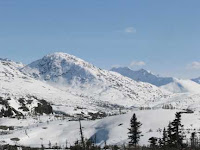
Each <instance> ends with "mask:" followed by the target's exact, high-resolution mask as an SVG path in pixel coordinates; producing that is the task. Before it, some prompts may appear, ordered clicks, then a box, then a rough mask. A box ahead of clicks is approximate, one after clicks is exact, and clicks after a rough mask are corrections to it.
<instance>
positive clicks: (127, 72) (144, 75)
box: [111, 67, 173, 86]
mask: <svg viewBox="0 0 200 150" xmlns="http://www.w3.org/2000/svg"><path fill="white" fill-rule="evenodd" d="M111 71H114V72H118V73H120V74H121V75H123V76H126V77H129V78H131V79H133V80H135V81H141V82H147V83H150V84H153V85H156V86H162V85H166V84H168V83H170V82H173V78H171V77H159V76H157V75H154V74H152V73H151V72H149V71H146V70H144V69H141V70H138V71H133V70H131V69H130V68H128V67H118V68H116V67H115V68H112V69H111Z"/></svg>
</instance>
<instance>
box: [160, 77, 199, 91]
mask: <svg viewBox="0 0 200 150" xmlns="http://www.w3.org/2000/svg"><path fill="white" fill-rule="evenodd" d="M161 88H163V89H165V90H167V91H170V92H172V93H200V85H199V84H197V83H196V82H194V81H191V80H183V79H175V78H174V82H171V83H169V84H167V85H163V86H161Z"/></svg>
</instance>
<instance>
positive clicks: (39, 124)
mask: <svg viewBox="0 0 200 150" xmlns="http://www.w3.org/2000/svg"><path fill="white" fill-rule="evenodd" d="M143 73H144V72H143ZM162 108H164V109H162ZM144 109H152V110H144ZM166 109H170V110H166ZM171 109H172V110H171ZM183 109H192V110H193V111H194V113H193V114H183V119H184V120H183V122H184V124H185V126H186V129H188V130H192V129H194V128H195V129H196V130H197V129H199V128H200V125H199V124H200V123H199V118H198V116H199V112H198V111H199V110H200V85H199V84H197V83H195V82H193V81H190V80H180V79H174V78H173V82H170V83H168V84H166V85H163V86H161V87H157V86H155V85H152V84H149V83H144V82H140V81H134V80H132V79H130V78H128V77H125V76H123V75H121V74H119V73H116V72H113V71H107V70H103V69H100V68H98V67H95V66H94V65H92V64H90V63H88V62H85V61H84V60H82V59H79V58H77V57H75V56H72V55H69V54H65V53H54V54H49V55H46V56H44V57H43V58H41V59H39V60H37V61H35V62H33V63H31V64H29V65H26V66H25V65H23V64H21V63H16V62H13V61H10V60H7V59H0V131H1V132H2V135H1V137H0V142H1V143H2V144H3V143H4V144H5V143H10V144H16V141H12V140H11V139H13V138H16V137H17V138H19V141H18V142H17V143H18V144H22V145H27V146H29V145H31V146H33V147H38V146H40V145H41V144H42V143H43V144H47V143H49V141H51V142H52V144H55V143H58V144H59V145H63V144H65V143H66V140H67V141H68V142H69V143H70V144H73V143H74V142H75V141H76V140H77V139H79V127H78V122H77V121H75V120H77V119H78V118H80V117H81V118H82V119H84V121H82V123H83V127H84V135H85V137H87V138H91V137H92V136H94V135H95V134H96V135H97V138H98V139H97V143H98V144H103V143H104V142H105V141H107V144H124V143H126V142H127V128H128V127H129V121H130V118H131V115H132V114H133V112H132V111H133V110H134V112H135V113H136V114H137V115H138V119H139V120H140V121H141V122H142V123H143V126H142V132H143V135H144V136H143V137H142V139H141V143H140V144H147V141H148V138H149V137H151V136H156V137H159V136H161V132H160V131H161V129H162V128H163V127H165V126H167V124H168V122H169V121H172V120H173V119H174V114H175V112H177V111H181V110H183ZM121 113H127V114H123V115H119V114H121ZM38 115H39V117H38ZM113 115H115V116H113ZM97 118H98V119H97ZM95 119H96V120H95ZM7 128H10V131H8V130H7ZM188 134H189V133H188Z"/></svg>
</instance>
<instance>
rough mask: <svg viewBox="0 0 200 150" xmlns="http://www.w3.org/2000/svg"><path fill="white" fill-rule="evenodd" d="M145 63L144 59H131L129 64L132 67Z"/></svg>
mask: <svg viewBox="0 0 200 150" xmlns="http://www.w3.org/2000/svg"><path fill="white" fill-rule="evenodd" d="M145 65H146V63H145V62H144V61H132V62H131V64H130V65H129V66H130V67H131V68H132V67H138V66H145Z"/></svg>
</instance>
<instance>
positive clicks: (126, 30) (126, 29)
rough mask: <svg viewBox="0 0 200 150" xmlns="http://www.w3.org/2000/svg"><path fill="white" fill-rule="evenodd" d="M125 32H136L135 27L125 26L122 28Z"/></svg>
mask: <svg viewBox="0 0 200 150" xmlns="http://www.w3.org/2000/svg"><path fill="white" fill-rule="evenodd" d="M124 32H126V33H136V29H135V28H134V27H127V28H125V29H124Z"/></svg>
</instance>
